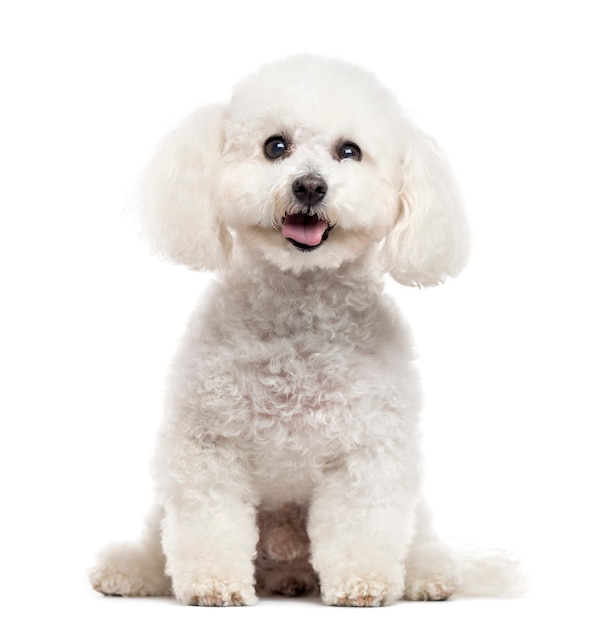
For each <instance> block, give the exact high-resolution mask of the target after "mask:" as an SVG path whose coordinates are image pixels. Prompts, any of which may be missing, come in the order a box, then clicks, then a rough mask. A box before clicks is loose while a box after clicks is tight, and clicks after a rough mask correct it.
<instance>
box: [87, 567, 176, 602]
mask: <svg viewBox="0 0 601 626" xmlns="http://www.w3.org/2000/svg"><path fill="white" fill-rule="evenodd" d="M90 583H91V584H92V587H93V588H94V590H95V591H98V592H99V593H102V594H104V595H105V596H160V595H168V590H162V589H156V588H152V587H151V586H149V585H147V584H146V581H145V580H144V579H143V578H142V577H141V576H138V575H136V574H135V573H133V572H123V571H119V570H118V569H116V568H100V567H99V568H96V569H94V570H92V572H91V573H90Z"/></svg>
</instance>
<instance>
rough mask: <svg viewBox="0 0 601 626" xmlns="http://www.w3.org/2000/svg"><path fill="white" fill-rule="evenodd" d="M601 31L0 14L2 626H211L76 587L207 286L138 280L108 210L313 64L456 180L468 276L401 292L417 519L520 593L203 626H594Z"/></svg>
mask: <svg viewBox="0 0 601 626" xmlns="http://www.w3.org/2000/svg"><path fill="white" fill-rule="evenodd" d="M594 4H595V3H594V2H592V1H591V2H589V3H586V2H579V1H570V2H554V1H553V0H548V1H546V2H543V1H541V2H534V1H527V0H522V1H520V2H514V1H510V0H504V1H503V2H484V1H480V2H476V1H474V2H466V1H454V2H442V1H441V2H432V1H423V0H422V1H417V0H416V1H406V2H404V1H399V2H394V3H393V2H390V1H389V0H385V1H380V0H369V2H351V1H348V0H347V1H344V2H336V1H331V2H326V1H325V0H322V1H320V2H314V1H313V0H303V1H302V2H298V3H296V2H295V3H293V2H284V1H283V0H280V1H279V2H270V1H261V0H253V1H250V2H235V1H232V0H221V1H217V0H215V1H211V2H200V1H198V2H179V1H177V0H169V1H166V2H152V1H150V0H146V1H145V2H141V1H140V2H128V1H126V0H121V1H119V2H112V1H110V0H104V1H103V2H81V1H80V2H71V3H69V2H61V1H55V2H39V3H35V2H26V1H24V2H11V1H10V0H9V1H7V2H4V3H3V4H2V8H1V9H0V64H1V74H0V81H1V83H0V84H1V91H2V94H3V95H2V96H1V97H0V98H1V99H0V107H1V115H0V132H1V134H0V180H1V191H0V203H1V205H0V255H1V259H0V261H1V262H0V268H1V272H2V274H1V280H2V288H1V291H0V293H1V294H2V300H1V303H0V315H1V316H2V317H1V325H0V342H1V343H0V367H1V378H0V381H1V395H0V463H1V464H2V465H1V472H0V479H1V481H2V485H1V492H0V493H1V494H2V501H1V507H2V509H1V510H2V513H1V517H0V520H1V522H0V523H1V525H2V526H1V534H0V538H1V539H2V545H1V552H0V577H1V578H2V581H1V582H0V585H1V587H0V588H1V589H2V600H1V603H0V615H2V614H3V613H6V614H8V615H11V611H16V612H14V613H12V616H11V622H10V623H32V621H33V622H35V621H36V618H39V620H38V621H41V619H47V618H49V617H54V616H56V617H57V618H58V619H59V620H61V622H62V623H66V624H75V623H78V624H79V623H103V624H104V623H114V624H122V623H123V624H125V623H129V622H131V621H132V620H133V621H134V622H135V623H144V622H150V623H154V622H155V621H156V622H157V623H158V621H159V620H160V621H161V622H164V621H168V622H169V623H201V620H205V619H207V618H206V614H205V613H202V611H203V609H192V608H184V607H180V606H179V605H177V604H176V603H175V602H174V601H170V600H120V599H106V598H102V597H100V596H98V595H96V594H95V593H94V592H92V591H91V590H89V589H88V586H87V582H86V578H85V570H86V568H87V567H88V566H89V565H90V564H91V562H92V559H93V554H94V552H95V551H96V550H97V548H99V547H100V546H101V545H102V544H103V543H105V542H106V541H109V540H113V539H117V538H128V537H135V535H136V533H137V530H138V527H139V522H140V519H141V517H142V515H143V513H144V509H145V506H146V504H147V502H148V501H149V496H150V483H149V479H148V472H147V466H148V460H149V458H150V454H151V450H152V445H153V440H154V433H155V430H156V426H157V423H158V421H159V419H160V414H161V396H162V381H163V377H164V374H165V371H166V368H167V364H168V361H169V356H170V354H171V352H172V350H173V347H174V345H175V342H176V341H177V338H178V336H179V333H180V331H181V329H182V325H183V323H184V321H185V319H186V316H187V313H188V311H189V310H190V308H191V307H192V306H193V304H194V302H195V301H196V299H197V297H198V296H199V294H200V293H201V291H202V286H203V284H205V282H206V280H207V279H208V278H207V277H206V276H203V275H198V274H197V275H194V274H192V273H188V272H187V271H186V270H184V269H181V268H176V267H173V266H168V265H163V264H161V263H159V262H158V261H156V260H154V259H152V258H149V257H148V256H147V255H146V252H145V250H144V249H143V246H142V245H141V244H140V243H139V242H138V240H137V238H136V236H135V233H134V232H133V229H132V228H131V227H130V226H128V224H127V223H126V221H125V219H124V217H123V213H122V207H123V206H124V204H125V201H126V198H127V196H128V194H129V193H130V191H131V188H132V185H133V184H134V182H135V179H136V176H137V174H138V172H139V170H140V168H141V167H142V166H143V164H144V162H145V161H146V160H147V158H148V157H149V155H150V154H151V152H152V149H153V146H154V145H155V143H156V141H157V140H158V139H159V138H160V137H161V136H162V135H163V134H164V133H165V132H166V131H167V130H168V129H169V128H171V127H172V126H173V125H174V124H175V123H176V122H177V121H178V120H179V119H180V118H181V117H183V116H184V115H185V114H187V113H188V112H189V111H191V110H193V109H194V108H195V107H196V106H198V105H201V104H204V103H207V102H212V101H220V100H225V99H227V97H228V95H229V93H230V89H231V87H232V85H233V84H235V82H236V81H237V80H238V79H239V78H240V77H242V76H243V75H245V74H247V73H249V72H251V71H253V70H254V69H256V67H257V66H258V65H260V64H261V63H262V62H264V61H269V60H272V59H275V58H279V57H282V56H285V55H287V54H289V53H294V52H302V51H310V52H317V53H324V54H328V55H332V56H340V57H343V58H346V59H348V60H351V61H355V62H357V63H359V64H361V65H364V66H366V67H368V68H369V69H371V70H373V71H375V72H376V73H377V74H378V75H379V76H380V78H381V79H382V80H383V81H384V82H385V83H387V84H388V85H389V86H390V87H391V88H392V89H393V90H394V91H395V92H396V93H397V94H398V96H399V99H400V101H401V102H402V103H403V105H404V107H405V108H406V109H407V111H408V112H409V113H410V114H411V115H412V116H413V118H414V119H415V120H416V122H417V123H418V124H419V125H420V126H422V127H423V128H424V129H425V130H426V131H428V132H429V133H431V134H432V135H434V136H435V137H436V138H437V139H438V141H439V142H440V143H441V145H442V146H443V147H444V148H445V150H446V152H447V153H448V155H449V158H450V160H451V163H452V164H453V166H454V169H455V172H456V174H457V177H458V179H459V181H460V184H461V187H462V190H463V193H464V196H465V199H466V203H467V205H468V207H469V211H470V214H471V222H472V232H473V242H474V243H473V254H472V258H471V263H470V266H469V268H468V269H467V270H466V271H465V273H464V274H463V275H462V276H461V277H460V278H459V279H457V280H455V281H452V282H449V283H448V284H446V285H445V286H443V287H440V288H437V289H433V290H425V291H412V290H410V289H408V288H401V287H399V286H392V290H393V292H394V293H395V295H396V296H397V297H398V300H399V304H400V305H401V306H402V307H403V308H404V310H405V313H406V315H407V317H408V318H409V320H410V321H411V323H412V325H413V327H414V330H415V333H416V338H417V342H418V345H419V347H420V353H421V356H422V359H421V361H422V370H423V373H424V384H425V388H426V394H427V398H428V404H427V408H426V411H425V415H424V431H425V450H426V457H427V463H428V470H427V485H428V492H429V495H430V500H431V501H432V505H433V507H434V510H435V512H436V513H437V519H438V527H439V529H440V531H441V532H442V533H443V534H448V535H450V536H454V537H457V538H459V539H460V540H465V541H466V542H472V541H474V542H477V543H479V544H482V545H486V546H501V547H507V548H510V549H512V550H514V551H515V552H516V553H517V554H518V555H519V556H520V557H521V559H522V560H523V562H524V564H525V567H526V569H527V570H528V572H529V573H530V576H531V578H532V591H531V593H530V595H529V596H527V597H526V598H525V599H522V600H511V601H509V600H505V601H499V600H478V601H476V600H456V601H454V602H449V603H443V604H431V605H425V604H414V605H412V604H407V603H401V604H397V605H395V606H394V607H391V608H388V609H381V610H376V611H369V612H365V611H358V610H354V611H353V610H343V609H339V610H336V609H330V608H325V607H322V606H321V605H320V604H319V603H318V601H317V600H314V601H303V602H301V601H295V600H283V599H282V600H271V601H263V602H262V603H260V604H259V605H257V606H256V607H254V608H251V609H240V610H230V611H227V610H223V611H219V610H210V609H205V611H210V619H211V620H213V622H216V623H220V622H222V621H224V620H225V621H227V620H230V621H245V622H246V621H247V620H251V621H252V620H256V621H257V622H258V621H261V622H265V621H270V620H271V621H272V622H275V621H276V620H278V621H279V620H281V619H283V620H289V619H291V618H292V617H299V619H305V618H309V619H311V618H316V619H322V618H325V619H332V620H345V621H348V620H351V621H353V620H354V621H356V622H362V623H363V622H365V620H370V622H371V621H372V620H375V621H376V622H377V621H378V620H379V621H383V622H391V623H392V622H393V621H394V623H397V620H398V623H415V624H422V623H434V621H441V622H442V621H443V622H445V623H461V624H472V623H473V624H476V623H482V622H485V623H488V624H495V623H507V622H508V621H509V622H510V623H512V624H525V623H529V622H531V621H532V620H533V619H539V618H541V616H543V615H550V616H557V617H560V618H561V617H562V616H564V617H566V618H568V617H569V618H570V619H576V620H577V623H582V624H586V623H594V622H595V620H596V619H598V615H597V614H596V613H597V609H592V610H591V609H589V608H588V605H589V602H590V601H591V600H594V599H595V597H596V596H597V595H598V593H599V582H601V581H600V580H599V566H598V565H597V563H598V561H599V559H600V558H601V553H600V552H601V551H600V542H599V528H600V522H601V519H600V516H599V513H598V510H597V505H598V501H599V495H598V494H599V488H598V480H599V474H600V463H599V459H598V455H597V447H598V446H597V441H598V437H599V435H598V432H597V422H598V421H599V418H600V417H601V410H600V403H599V387H598V385H599V372H600V363H599V354H600V350H601V341H600V333H599V317H600V313H601V306H600V305H599V300H598V297H599V270H600V269H601V265H600V261H601V254H600V252H599V249H600V245H599V239H600V234H601V233H600V225H601V224H600V222H601V220H600V218H599V215H600V212H601V201H600V195H601V194H600V186H601V159H600V157H599V146H600V145H601V126H600V123H599V111H600V110H601V97H600V95H599V82H600V81H599V74H600V71H599V60H600V59H601V46H600V45H599V40H600V37H599V18H598V17H597V16H596V15H595V11H594V10H593V9H594ZM591 606H594V605H593V604H592V603H591ZM301 613H304V615H301ZM2 621H3V622H4V621H5V620H4V618H3V619H2Z"/></svg>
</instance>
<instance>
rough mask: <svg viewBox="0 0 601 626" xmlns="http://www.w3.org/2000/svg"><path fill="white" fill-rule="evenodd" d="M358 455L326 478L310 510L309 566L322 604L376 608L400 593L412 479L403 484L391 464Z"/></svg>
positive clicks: (412, 500) (412, 496)
mask: <svg viewBox="0 0 601 626" xmlns="http://www.w3.org/2000/svg"><path fill="white" fill-rule="evenodd" d="M359 456H361V455H360V454H357V455H355V456H354V457H353V458H347V459H346V461H345V463H344V466H343V467H339V468H338V469H336V470H334V471H331V472H328V473H327V474H326V476H325V477H324V480H323V482H322V483H321V484H320V485H319V486H318V487H317V489H316V492H315V494H314V498H313V501H312V505H311V509H310V515H309V524H308V528H309V536H310V539H311V553H312V563H313V566H314V567H315V570H316V571H317V573H318V575H319V578H320V583H321V595H322V598H323V601H324V603H326V604H332V605H343V606H380V605H385V604H390V603H392V602H394V601H395V600H398V599H400V598H401V597H402V595H403V589H404V576H405V568H404V565H403V561H404V558H405V555H406V553H407V549H408V546H409V543H410V541H411V534H412V529H413V521H414V516H415V503H416V497H415V491H416V489H415V485H414V484H413V483H414V482H416V481H414V480H413V479H411V480H409V481H408V482H407V481H403V480H402V479H401V475H400V474H399V473H398V472H397V471H395V470H396V469H398V466H399V463H398V462H397V461H395V460H390V462H387V461H386V460H385V459H377V458H376V459H374V458H373V457H372V458H371V459H368V456H370V455H364V458H358V457H359Z"/></svg>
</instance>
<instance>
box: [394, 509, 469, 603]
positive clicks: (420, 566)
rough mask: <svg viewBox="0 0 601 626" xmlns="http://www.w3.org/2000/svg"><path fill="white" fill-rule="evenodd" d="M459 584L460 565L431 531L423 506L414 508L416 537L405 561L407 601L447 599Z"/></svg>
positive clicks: (426, 511)
mask: <svg viewBox="0 0 601 626" xmlns="http://www.w3.org/2000/svg"><path fill="white" fill-rule="evenodd" d="M458 583H459V564H458V562H457V559H456V557H455V555H454V554H453V552H452V550H451V549H450V548H449V547H448V546H447V545H445V544H444V543H443V541H442V540H441V539H439V537H438V536H437V535H436V533H435V532H434V531H433V529H432V525H431V523H430V513H429V511H428V510H427V508H426V506H425V505H424V504H423V503H420V504H419V506H418V508H417V515H416V529H415V536H414V537H413V541H412V543H411V546H410V548H409V551H408V553H407V557H406V559H405V592H404V595H403V597H404V598H405V599H406V600H447V599H448V598H450V597H451V596H452V595H453V593H454V592H455V590H456V588H457V586H458Z"/></svg>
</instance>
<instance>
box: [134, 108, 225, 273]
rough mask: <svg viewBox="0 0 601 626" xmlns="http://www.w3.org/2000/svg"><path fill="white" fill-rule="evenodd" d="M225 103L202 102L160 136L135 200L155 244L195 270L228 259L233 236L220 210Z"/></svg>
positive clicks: (215, 266) (157, 249)
mask: <svg viewBox="0 0 601 626" xmlns="http://www.w3.org/2000/svg"><path fill="white" fill-rule="evenodd" d="M223 118H224V107H223V106H219V105H214V106H209V107H204V108H202V109H200V110H198V111H197V112H196V113H194V114H192V115H190V116H189V117H188V118H187V119H185V120H184V121H183V122H182V123H181V124H180V125H179V126H178V127H177V128H175V129H174V130H173V131H172V132H171V133H170V134H169V135H168V136H167V137H166V138H165V139H164V140H163V142H162V144H161V145H160V146H159V149H158V150H157V152H156V154H155V156H154V158H153V159H152V160H151V161H150V163H149V164H148V166H147V167H146V170H145V171H144V173H143V175H142V180H141V184H140V185H139V191H138V194H137V198H136V200H135V205H136V210H137V212H138V213H139V215H140V218H141V219H140V222H141V225H142V232H143V235H144V237H145V238H146V239H148V240H149V242H150V244H151V246H152V250H153V252H155V253H158V254H159V255H161V256H162V257H165V258H168V259H170V260H172V261H175V262H177V263H183V264H185V265H187V266H188V267H190V268H192V269H196V270H213V269H218V268H220V267H223V266H224V265H225V264H227V260H228V256H229V252H230V249H231V246H232V238H231V235H230V233H229V231H228V230H227V228H226V227H225V225H224V224H223V223H222V222H221V220H220V219H219V216H218V214H217V202H216V200H217V193H218V184H219V169H220V163H221V153H222V147H223Z"/></svg>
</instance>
